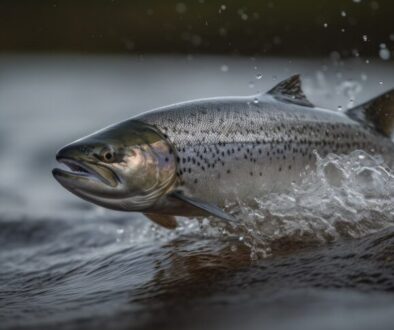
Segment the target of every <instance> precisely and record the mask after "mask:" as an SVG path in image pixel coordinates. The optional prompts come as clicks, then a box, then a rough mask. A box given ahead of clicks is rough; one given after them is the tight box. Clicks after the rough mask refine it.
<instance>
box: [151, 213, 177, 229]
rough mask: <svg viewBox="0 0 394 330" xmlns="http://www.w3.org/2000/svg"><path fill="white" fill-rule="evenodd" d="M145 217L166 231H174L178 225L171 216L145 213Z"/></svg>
mask: <svg viewBox="0 0 394 330" xmlns="http://www.w3.org/2000/svg"><path fill="white" fill-rule="evenodd" d="M145 216H146V217H147V218H149V219H150V220H151V221H153V222H154V223H156V224H158V225H160V226H162V227H164V228H167V229H175V228H176V227H177V225H178V223H177V222H176V219H175V217H174V216H172V215H165V214H157V213H145Z"/></svg>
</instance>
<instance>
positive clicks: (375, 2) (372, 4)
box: [371, 1, 379, 10]
mask: <svg viewBox="0 0 394 330" xmlns="http://www.w3.org/2000/svg"><path fill="white" fill-rule="evenodd" d="M371 9H372V10H378V9H379V3H378V2H377V1H372V2H371Z"/></svg>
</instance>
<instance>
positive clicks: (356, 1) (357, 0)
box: [353, 0, 361, 3]
mask: <svg viewBox="0 0 394 330" xmlns="http://www.w3.org/2000/svg"><path fill="white" fill-rule="evenodd" d="M353 2H354V3H360V2H361V0H353Z"/></svg>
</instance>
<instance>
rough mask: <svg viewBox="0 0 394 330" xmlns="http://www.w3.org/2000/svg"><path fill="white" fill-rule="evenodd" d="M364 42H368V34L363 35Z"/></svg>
mask: <svg viewBox="0 0 394 330" xmlns="http://www.w3.org/2000/svg"><path fill="white" fill-rule="evenodd" d="M363 40H364V41H365V42H367V41H368V36H367V35H366V34H364V35H363Z"/></svg>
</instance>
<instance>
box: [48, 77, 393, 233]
mask: <svg viewBox="0 0 394 330" xmlns="http://www.w3.org/2000/svg"><path fill="white" fill-rule="evenodd" d="M393 131H394V89H392V90H390V91H388V92H386V93H385V94H383V95H380V96H378V97H376V98H374V99H372V100H371V101H369V102H366V103H364V104H362V105H360V106H356V107H354V108H352V109H349V110H348V111H346V112H339V111H332V110H327V109H322V108H318V107H315V106H314V105H313V104H312V103H311V102H310V101H309V100H308V99H307V98H306V96H305V94H304V92H303V91H302V88H301V81H300V77H299V75H294V76H292V77H290V78H289V79H287V80H284V81H282V82H281V83H279V84H278V85H277V86H275V87H274V88H272V89H271V90H269V91H268V92H267V93H263V94H259V95H253V96H248V97H220V98H209V99H202V100H194V101H189V102H184V103H177V104H174V105H170V106H166V107H162V108H158V109H156V110H152V111H149V112H145V113H143V114H141V115H138V116H136V117H133V118H131V119H128V120H126V121H123V122H121V123H118V124H115V125H112V126H109V127H107V128H104V129H102V130H100V131H98V132H96V133H93V134H91V135H88V136H87V137H84V138H82V139H79V140H77V141H75V142H73V143H71V144H69V145H67V146H65V147H64V148H62V149H61V150H60V151H59V152H58V153H57V155H56V159H57V160H58V161H59V162H60V163H63V164H65V165H66V166H67V167H68V170H64V169H59V168H56V169H54V170H53V175H54V177H55V178H56V180H57V181H59V183H60V184H61V185H62V186H63V187H65V188H66V189H67V190H69V191H70V192H72V193H73V194H75V195H77V196H79V197H80V198H82V199H84V200H87V201H89V202H92V203H95V204H98V205H101V206H104V207H106V208H109V209H114V210H122V211H134V212H142V213H144V214H145V215H146V216H147V217H148V218H149V219H151V220H152V221H154V222H155V223H157V224H160V225H162V226H164V227H166V228H175V227H176V225H177V222H176V218H175V216H186V217H195V216H209V215H213V216H215V217H218V218H220V219H223V220H225V221H236V219H235V217H234V216H233V215H231V214H229V212H227V211H226V209H225V206H226V202H229V201H230V202H231V201H236V200H242V201H243V202H245V203H249V202H250V203H252V202H253V201H254V200H255V198H256V197H263V196H264V194H266V193H267V192H276V191H277V192H279V191H283V190H285V189H288V188H289V186H290V184H291V183H292V182H299V181H300V180H301V178H302V176H303V174H302V173H304V172H305V168H306V167H307V166H309V167H310V168H313V167H314V165H315V163H316V156H315V155H316V153H317V154H319V155H321V156H324V155H327V154H328V153H336V154H347V153H350V152H352V151H354V150H357V149H361V150H365V151H366V152H368V153H371V154H380V155H382V156H383V157H384V159H385V160H386V161H387V163H388V164H393V159H394V144H393V143H392V141H391V140H390V136H391V135H392V133H393ZM391 166H392V165H391Z"/></svg>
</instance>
